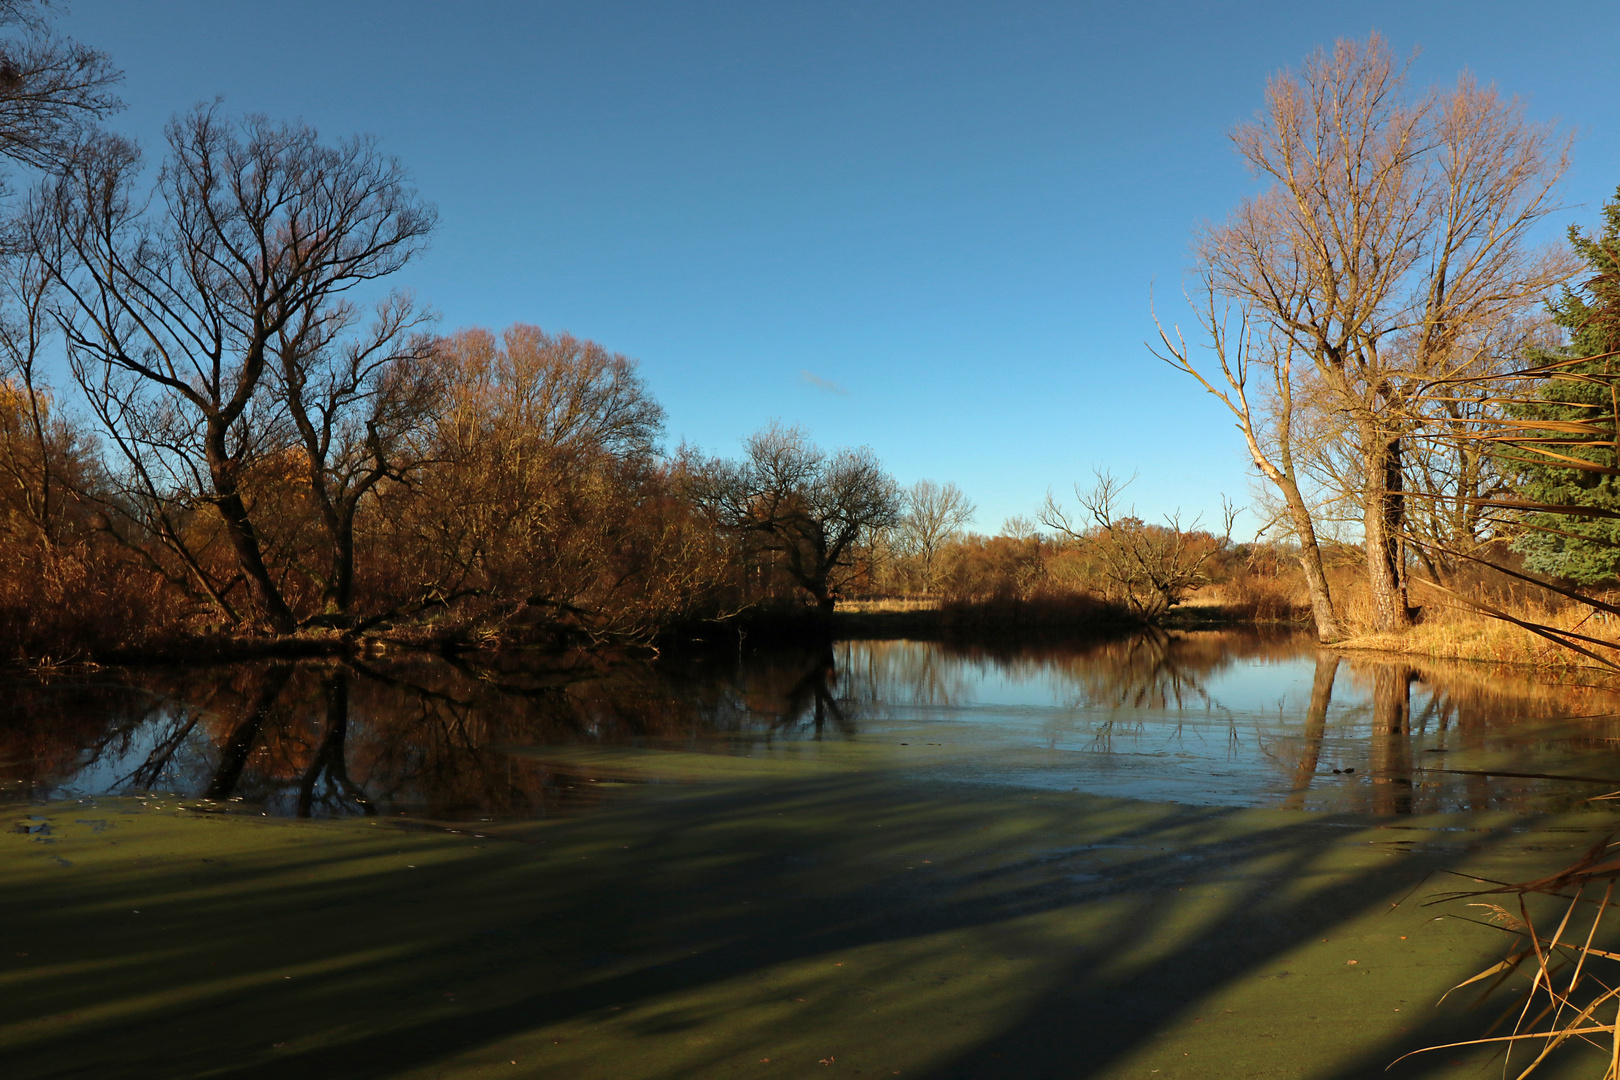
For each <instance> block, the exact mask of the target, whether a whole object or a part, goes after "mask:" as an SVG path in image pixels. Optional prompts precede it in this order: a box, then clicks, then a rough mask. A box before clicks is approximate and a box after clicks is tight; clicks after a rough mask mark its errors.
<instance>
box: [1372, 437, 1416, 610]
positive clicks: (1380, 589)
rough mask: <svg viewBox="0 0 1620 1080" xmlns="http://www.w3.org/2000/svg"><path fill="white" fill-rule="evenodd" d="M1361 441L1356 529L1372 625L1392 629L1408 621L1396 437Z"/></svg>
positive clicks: (1398, 442)
mask: <svg viewBox="0 0 1620 1080" xmlns="http://www.w3.org/2000/svg"><path fill="white" fill-rule="evenodd" d="M1363 445H1364V446H1365V447H1366V448H1367V449H1366V451H1365V453H1364V461H1365V463H1366V470H1365V476H1366V481H1365V483H1366V486H1365V488H1364V489H1363V491H1362V518H1361V527H1362V535H1363V536H1364V537H1365V538H1366V544H1367V587H1368V589H1369V591H1370V592H1371V593H1372V602H1373V615H1374V621H1375V624H1376V626H1377V628H1378V629H1379V630H1381V631H1386V632H1390V631H1394V632H1398V631H1401V630H1406V629H1408V628H1409V627H1411V625H1412V615H1411V612H1410V611H1409V610H1408V608H1407V603H1406V574H1405V573H1404V572H1403V563H1404V562H1405V549H1404V546H1403V545H1402V543H1401V528H1402V524H1403V518H1404V513H1405V496H1404V495H1403V494H1402V487H1403V484H1402V473H1401V440H1400V439H1399V437H1396V438H1390V437H1389V436H1387V435H1379V434H1373V435H1371V436H1370V437H1368V438H1366V439H1365V440H1364V441H1363Z"/></svg>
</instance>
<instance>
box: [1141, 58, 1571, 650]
mask: <svg viewBox="0 0 1620 1080" xmlns="http://www.w3.org/2000/svg"><path fill="white" fill-rule="evenodd" d="M1232 140H1233V143H1234V145H1235V147H1236V149H1237V151H1238V153H1239V155H1240V156H1241V157H1242V158H1243V159H1244V161H1245V162H1246V163H1247V164H1248V166H1249V167H1250V169H1251V171H1252V172H1253V173H1254V175H1255V176H1257V177H1258V178H1259V179H1261V180H1262V181H1263V182H1264V183H1265V184H1266V186H1265V188H1264V189H1263V190H1262V191H1260V192H1259V193H1257V194H1255V195H1253V196H1251V197H1249V198H1246V199H1244V200H1243V201H1242V202H1241V203H1240V204H1239V205H1238V206H1237V207H1236V208H1235V209H1234V210H1233V211H1232V213H1231V214H1230V215H1229V216H1228V218H1227V220H1226V221H1225V222H1223V223H1220V224H1211V225H1208V226H1206V227H1204V228H1203V229H1202V230H1201V231H1200V233H1199V234H1198V236H1197V238H1196V240H1195V243H1194V251H1195V258H1196V263H1197V272H1198V275H1199V277H1200V279H1201V282H1202V283H1203V286H1204V288H1205V289H1206V290H1207V297H1208V299H1209V300H1210V301H1212V302H1214V303H1216V304H1218V303H1229V304H1232V305H1235V306H1236V307H1237V308H1238V309H1240V310H1241V311H1242V312H1243V313H1244V314H1245V316H1246V317H1247V319H1248V321H1249V323H1250V324H1251V330H1252V333H1254V334H1255V335H1256V338H1257V340H1259V341H1260V342H1261V343H1262V346H1263V350H1264V355H1266V356H1267V357H1270V358H1274V359H1272V360H1270V361H1269V365H1270V366H1269V368H1268V370H1269V372H1270V374H1271V375H1272V376H1273V380H1272V382H1271V383H1270V384H1269V385H1268V386H1266V387H1265V388H1264V393H1265V394H1266V395H1268V400H1267V401H1258V402H1257V401H1255V400H1254V399H1253V397H1250V396H1249V395H1248V394H1247V392H1246V391H1247V390H1248V388H1247V387H1246V385H1244V384H1242V383H1240V382H1239V381H1238V380H1237V379H1236V378H1234V374H1233V372H1234V369H1235V365H1228V366H1226V367H1225V369H1224V370H1223V371H1222V372H1221V375H1220V376H1219V377H1216V376H1212V377H1211V379H1210V380H1209V381H1207V382H1206V386H1208V387H1210V388H1211V389H1213V388H1215V387H1216V386H1217V385H1218V383H1219V382H1222V381H1224V382H1225V383H1226V384H1227V385H1228V386H1230V387H1231V388H1233V389H1234V390H1236V391H1238V393H1236V394H1233V395H1228V398H1229V402H1228V403H1229V404H1232V405H1234V407H1235V409H1236V410H1238V411H1239V412H1240V426H1243V427H1244V428H1245V434H1246V435H1250V437H1249V446H1250V453H1251V456H1253V457H1254V459H1255V463H1256V465H1257V466H1259V467H1260V469H1261V472H1262V473H1263V474H1265V475H1266V476H1267V478H1268V479H1269V480H1271V481H1272V482H1273V483H1276V482H1277V477H1276V475H1275V474H1274V472H1273V471H1271V470H1268V469H1267V467H1266V463H1265V462H1264V461H1262V455H1261V453H1260V452H1259V450H1257V449H1256V447H1257V446H1259V447H1263V446H1265V444H1266V443H1267V442H1268V441H1269V442H1270V443H1272V444H1273V445H1276V444H1278V443H1279V442H1281V441H1284V440H1286V439H1287V437H1288V433H1287V431H1286V430H1282V429H1279V428H1277V427H1276V426H1274V421H1275V417H1276V415H1277V410H1276V408H1275V407H1274V405H1273V404H1272V403H1274V402H1276V401H1277V400H1279V398H1278V395H1283V394H1288V395H1291V397H1290V398H1289V400H1288V402H1287V411H1290V412H1292V413H1294V414H1296V419H1297V414H1298V413H1299V411H1300V410H1302V409H1303V410H1308V411H1311V412H1314V413H1315V414H1316V415H1318V416H1328V417H1331V418H1332V420H1333V423H1332V424H1331V425H1317V426H1318V428H1319V429H1320V428H1322V427H1324V426H1327V427H1331V428H1332V429H1333V430H1335V431H1337V432H1338V433H1339V434H1337V435H1336V436H1334V437H1335V438H1337V439H1342V440H1344V441H1345V442H1346V443H1347V444H1348V445H1349V446H1350V447H1351V449H1352V450H1353V452H1354V454H1355V456H1356V459H1357V468H1356V469H1355V470H1354V471H1353V475H1354V476H1355V478H1356V479H1355V483H1356V486H1357V490H1355V491H1353V492H1348V493H1346V494H1348V495H1349V496H1350V497H1352V498H1353V499H1354V500H1355V502H1356V504H1357V506H1358V507H1359V511H1360V514H1359V524H1360V528H1361V533H1362V537H1363V540H1364V543H1365V547H1366V556H1367V558H1366V563H1367V581H1368V586H1369V589H1370V592H1371V596H1372V601H1373V608H1374V611H1375V613H1376V622H1377V625H1378V628H1379V629H1383V630H1396V629H1401V628H1403V627H1405V626H1407V625H1409V623H1410V618H1411V615H1410V611H1409V608H1408V606H1407V602H1406V595H1405V585H1404V581H1405V574H1404V566H1405V557H1406V555H1405V550H1404V547H1403V541H1402V538H1403V533H1404V530H1405V497H1406V496H1405V490H1406V483H1405V472H1406V456H1407V454H1408V452H1409V451H1408V442H1409V439H1410V437H1411V436H1412V434H1413V433H1414V431H1415V430H1416V429H1417V428H1418V427H1419V426H1420V425H1421V424H1422V423H1423V422H1424V416H1423V413H1424V411H1425V409H1427V408H1428V407H1429V405H1430V401H1429V398H1428V397H1427V396H1426V394H1425V392H1426V390H1427V388H1428V387H1430V386H1432V385H1433V384H1435V383H1436V382H1438V381H1442V380H1446V379H1452V378H1457V377H1459V376H1466V375H1472V374H1476V373H1478V372H1479V371H1480V370H1481V368H1483V367H1488V366H1490V365H1493V364H1497V363H1499V362H1500V360H1501V357H1500V356H1499V355H1498V351H1497V350H1498V348H1499V346H1500V343H1501V341H1502V340H1503V335H1502V334H1501V332H1500V331H1501V328H1502V327H1503V326H1506V325H1508V324H1511V323H1514V322H1515V321H1517V320H1521V319H1523V317H1524V316H1525V315H1526V313H1527V312H1530V311H1532V310H1534V309H1535V308H1537V307H1538V306H1539V305H1540V303H1541V302H1542V300H1543V298H1544V297H1545V296H1546V295H1547V293H1548V291H1549V290H1550V289H1551V288H1553V287H1554V286H1555V285H1557V284H1558V283H1559V282H1560V281H1562V280H1564V279H1565V278H1566V277H1567V276H1568V274H1569V273H1570V264H1569V260H1568V259H1567V257H1566V256H1565V255H1563V254H1562V253H1561V252H1557V251H1553V250H1550V249H1545V250H1544V249H1541V248H1538V247H1537V246H1536V245H1535V244H1534V242H1533V236H1532V234H1533V230H1534V229H1535V227H1536V225H1537V223H1538V222H1540V221H1541V219H1542V218H1544V217H1545V216H1546V215H1547V214H1548V213H1551V212H1552V211H1553V210H1555V209H1556V208H1557V205H1556V201H1555V188H1556V185H1557V183H1558V181H1559V179H1560V178H1561V176H1562V175H1563V172H1564V169H1565V166H1566V161H1567V149H1568V139H1567V138H1566V137H1563V136H1561V135H1559V134H1558V133H1557V132H1556V130H1555V129H1554V127H1553V126H1552V125H1550V124H1537V123H1533V122H1531V121H1530V120H1529V119H1527V118H1526V116H1525V111H1524V106H1523V104H1522V103H1521V102H1519V101H1518V100H1517V99H1513V98H1504V97H1503V96H1502V95H1501V94H1499V93H1498V92H1497V90H1496V89H1495V88H1494V87H1490V86H1481V85H1480V84H1479V83H1478V82H1477V81H1476V80H1475V79H1474V78H1473V77H1472V76H1470V75H1468V74H1466V73H1465V74H1463V75H1462V76H1460V77H1459V78H1458V80H1457V81H1456V83H1455V84H1454V85H1453V86H1451V87H1449V88H1446V89H1432V90H1427V91H1422V92H1414V91H1413V90H1412V89H1411V88H1410V87H1409V85H1408V80H1407V69H1406V66H1405V65H1403V64H1400V63H1398V62H1397V61H1396V60H1395V58H1394V57H1393V56H1392V54H1391V52H1390V49H1389V47H1388V45H1387V44H1386V43H1385V42H1384V41H1383V39H1382V38H1380V37H1379V36H1377V35H1376V34H1375V35H1373V36H1372V37H1371V38H1369V39H1368V40H1367V41H1365V42H1356V41H1339V42H1337V43H1336V44H1335V45H1334V47H1333V48H1332V49H1331V50H1318V51H1317V52H1316V53H1314V54H1313V55H1311V56H1310V57H1308V58H1307V59H1306V61H1305V63H1304V65H1303V66H1302V67H1301V68H1300V69H1299V70H1297V71H1285V72H1282V73H1280V74H1278V75H1276V76H1274V77H1273V78H1272V79H1271V80H1270V81H1269V82H1268V84H1267V86H1266V94H1265V106H1264V108H1263V109H1262V110H1261V111H1260V112H1259V114H1258V115H1257V116H1256V118H1255V119H1254V120H1252V121H1250V122H1248V123H1244V124H1240V125H1239V126H1238V127H1237V128H1235V129H1234V130H1233V132H1232ZM1212 310H1213V307H1212ZM1172 360H1173V362H1175V361H1177V360H1179V363H1178V366H1182V367H1184V368H1186V369H1188V370H1192V369H1193V368H1195V367H1196V361H1195V360H1194V359H1193V358H1192V357H1191V356H1190V355H1189V353H1188V352H1187V351H1186V350H1182V351H1180V352H1179V353H1177V354H1175V356H1173V357H1172ZM1268 409H1269V410H1270V411H1269V413H1268V411H1267V410H1268ZM1251 433H1252V434H1251ZM1284 494H1285V496H1287V495H1288V492H1287V491H1286V489H1285V490H1284ZM1289 501H1290V507H1291V509H1293V508H1294V504H1295V500H1293V499H1292V498H1290V500H1289ZM1299 501H1300V502H1303V501H1304V500H1303V499H1301V500H1299ZM1295 516H1296V517H1297V516H1298V515H1297V513H1296V515H1295ZM1295 533H1296V536H1297V538H1298V539H1299V540H1300V542H1301V544H1302V545H1307V546H1308V545H1310V544H1314V535H1313V534H1311V533H1309V532H1307V531H1306V530H1304V529H1303V528H1302V527H1300V526H1299V525H1298V524H1296V529H1295ZM1314 588H1315V583H1314V582H1313V589H1314ZM1324 599H1325V596H1316V595H1313V603H1314V605H1315V606H1317V607H1318V609H1319V610H1320V608H1321V606H1322V601H1323V600H1324ZM1320 625H1321V624H1320V620H1319V628H1320Z"/></svg>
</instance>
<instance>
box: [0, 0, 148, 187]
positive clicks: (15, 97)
mask: <svg viewBox="0 0 1620 1080" xmlns="http://www.w3.org/2000/svg"><path fill="white" fill-rule="evenodd" d="M46 7H47V4H45V3H42V2H39V0H0V30H3V32H4V36H3V37H0V156H4V157H6V158H9V159H10V160H12V161H14V162H17V163H19V164H22V165H25V166H28V167H30V168H35V169H44V170H48V171H54V170H55V169H57V168H59V167H60V166H61V164H62V162H63V161H65V160H67V158H69V157H70V156H71V155H72V153H73V150H74V148H75V147H76V146H78V144H79V143H80V142H82V141H83V139H84V137H85V135H86V133H87V131H88V130H89V128H90V126H91V125H93V124H94V123H95V122H96V121H97V120H100V119H102V118H104V117H106V116H107V115H109V114H110V113H113V112H115V111H117V110H118V109H120V108H122V107H123V103H122V102H121V101H119V99H118V97H117V95H115V94H114V93H113V87H114V86H115V85H116V84H117V83H118V82H119V81H121V80H122V79H123V77H124V76H123V72H121V71H119V70H118V69H117V68H115V67H113V65H112V61H111V60H110V59H109V58H108V56H107V55H106V54H105V53H102V52H98V51H97V50H95V49H92V48H90V47H89V46H87V45H81V44H80V43H78V42H76V41H74V40H73V39H71V38H65V37H61V36H59V35H57V34H56V33H54V32H53V31H52V29H51V26H50V23H49V20H47V19H46V17H45V8H46Z"/></svg>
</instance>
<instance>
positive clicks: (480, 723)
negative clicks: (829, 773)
mask: <svg viewBox="0 0 1620 1080" xmlns="http://www.w3.org/2000/svg"><path fill="white" fill-rule="evenodd" d="M5 700H7V701H8V704H6V705H4V706H0V797H3V798H6V799H27V800H31V801H43V800H47V799H53V798H64V797H93V796H97V795H104V794H139V795H142V796H143V797H147V798H150V799H154V800H157V801H163V800H188V801H190V800H196V801H201V800H208V801H211V802H213V803H217V804H219V805H221V806H233V805H234V806H235V808H237V809H239V810H241V811H244V812H246V811H249V810H251V811H254V812H258V813H263V814H269V815H296V816H314V817H322V816H334V815H394V816H399V815H406V816H412V817H422V818H428V819H434V820H462V821H466V820H472V821H477V820H493V819H510V818H533V817H540V816H548V815H558V814H574V813H579V812H583V811H586V810H588V809H590V808H591V807H593V806H596V805H598V804H601V803H603V802H605V801H608V800H612V799H614V798H618V797H623V796H624V795H625V794H626V793H627V792H629V791H633V790H634V789H635V786H636V785H638V784H645V783H683V782H689V781H693V780H697V779H705V778H707V779H715V778H723V777H727V776H743V775H748V776H762V775H771V772H770V770H778V771H779V773H780V771H786V772H789V773H797V772H802V771H805V770H814V769H842V770H863V771H874V770H876V771H888V772H891V773H893V774H894V775H895V776H896V777H897V778H904V779H905V780H906V781H907V782H910V783H916V782H923V783H928V784H937V785H940V786H941V787H942V788H944V789H945V790H946V791H947V792H960V793H962V794H966V793H967V792H968V791H969V790H970V789H971V787H972V786H973V785H986V784H991V785H1001V786H1003V787H1007V786H1011V787H1015V788H1021V789H1027V790H1028V791H1029V792H1030V793H1031V794H1032V795H1034V796H1036V797H1038V796H1039V794H1040V793H1041V792H1043V791H1082V792H1087V793H1092V794H1098V795H1105V796H1119V797H1128V798H1135V799H1146V800H1155V801H1164V802H1179V803H1189V804H1196V805H1219V806H1258V807H1265V806H1275V807H1293V808H1297V809H1301V810H1312V811H1337V810H1355V811H1364V812H1373V813H1380V814H1405V813H1419V812H1428V811H1446V810H1510V811H1518V812H1526V813H1530V812H1544V811H1553V810H1570V809H1587V810H1592V811H1594V812H1600V813H1606V812H1610V811H1611V810H1617V809H1620V801H1609V800H1603V799H1600V798H1596V797H1598V796H1602V795H1605V794H1607V793H1609V792H1611V791H1614V790H1616V789H1620V762H1617V761H1616V759H1615V747H1616V741H1617V740H1620V703H1617V701H1616V699H1615V698H1614V697H1613V696H1612V695H1611V694H1609V693H1607V692H1605V691H1602V690H1599V689H1596V688H1589V687H1580V686H1553V685H1546V684H1537V683H1534V682H1532V681H1530V680H1527V679H1525V678H1522V677H1516V676H1514V675H1512V674H1504V673H1502V672H1500V671H1495V670H1489V669H1482V668H1472V667H1467V666H1463V665H1450V666H1445V665H1437V664H1429V663H1419V662H1410V661H1400V662H1397V661H1394V660H1392V659H1390V658H1388V657H1377V658H1375V657H1372V656H1369V655H1339V654H1335V653H1332V652H1326V651H1320V650H1318V649H1317V648H1316V647H1315V646H1314V644H1313V643H1312V642H1311V641H1310V640H1309V639H1307V638H1303V637H1300V636H1297V635H1287V634H1283V635H1279V634H1261V633H1252V632H1250V633H1241V632H1188V633H1170V634H1164V633H1154V634H1142V635H1137V636H1132V637H1127V638H1121V639H1117V640H1105V641H1089V640H1088V641H1074V640H1069V641H1046V642H1041V643H1035V644H1030V643H1022V644H1015V643H1010V642H1001V643H984V642H980V643H976V644H975V643H951V642H941V641H865V640H863V641H840V642H836V643H834V644H833V645H832V646H831V647H830V648H828V647H825V646H821V647H805V648H778V649H760V650H754V651H749V652H740V651H731V652H721V653H711V654H704V655H698V656H688V657H680V658H674V657H672V658H666V659H660V660H657V661H652V662H646V663H621V664H615V665H611V666H603V667H594V666H586V667H572V668H566V667H565V668H558V667H555V666H539V665H532V664H531V665H525V664H523V663H521V662H519V661H518V660H516V659H514V658H510V657H507V658H501V659H498V660H496V661H494V662H490V663H480V664H471V663H468V662H465V661H450V660H441V659H431V658H423V657H417V658H412V659H371V660H366V661H360V662H355V663H352V664H344V665H336V664H330V663H258V664H239V665H230V666H214V667H197V668H144V669H118V670H113V669H108V670H103V671H99V672H96V673H94V674H91V675H85V676H75V677H49V678H39V679H26V680H25V679H17V678H13V679H12V681H11V683H10V685H9V686H7V687H6V695H5ZM779 773H778V774H779Z"/></svg>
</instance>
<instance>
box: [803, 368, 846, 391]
mask: <svg viewBox="0 0 1620 1080" xmlns="http://www.w3.org/2000/svg"><path fill="white" fill-rule="evenodd" d="M799 378H801V379H803V380H804V381H805V382H807V383H809V384H810V385H811V386H813V387H815V388H816V389H817V390H825V391H827V393H829V394H837V395H838V396H839V397H848V396H849V391H848V390H846V389H844V388H843V387H842V386H839V385H838V384H837V383H835V382H833V381H832V380H831V379H823V378H822V377H821V376H820V375H817V374H815V373H814V372H810V371H800V372H799Z"/></svg>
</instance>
